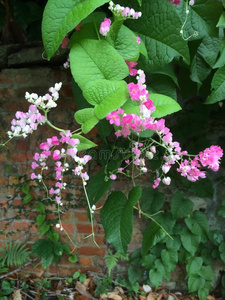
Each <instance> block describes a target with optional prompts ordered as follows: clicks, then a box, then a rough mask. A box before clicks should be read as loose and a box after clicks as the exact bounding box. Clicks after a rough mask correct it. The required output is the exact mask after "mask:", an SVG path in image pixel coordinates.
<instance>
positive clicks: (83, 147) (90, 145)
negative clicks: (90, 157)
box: [72, 134, 97, 151]
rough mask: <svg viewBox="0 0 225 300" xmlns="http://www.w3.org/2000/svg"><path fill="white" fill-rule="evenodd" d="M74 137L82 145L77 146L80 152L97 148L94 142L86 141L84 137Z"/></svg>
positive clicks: (74, 135)
mask: <svg viewBox="0 0 225 300" xmlns="http://www.w3.org/2000/svg"><path fill="white" fill-rule="evenodd" d="M72 137H73V138H74V139H78V140H80V144H79V145H77V149H78V151H81V150H87V149H90V148H93V147H97V145H96V144H95V143H93V142H92V141H90V140H88V139H86V138H85V137H83V136H81V135H79V134H73V136H72Z"/></svg>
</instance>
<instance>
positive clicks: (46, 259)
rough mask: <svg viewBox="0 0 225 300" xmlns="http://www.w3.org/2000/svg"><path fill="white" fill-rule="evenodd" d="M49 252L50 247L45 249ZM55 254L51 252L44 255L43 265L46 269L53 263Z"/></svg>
mask: <svg viewBox="0 0 225 300" xmlns="http://www.w3.org/2000/svg"><path fill="white" fill-rule="evenodd" d="M45 251H46V253H48V249H46V250H45ZM53 258H54V255H53V253H52V252H49V253H48V255H45V256H42V258H41V265H42V268H43V269H44V270H46V269H47V268H48V267H49V266H50V265H51V263H52V261H53Z"/></svg>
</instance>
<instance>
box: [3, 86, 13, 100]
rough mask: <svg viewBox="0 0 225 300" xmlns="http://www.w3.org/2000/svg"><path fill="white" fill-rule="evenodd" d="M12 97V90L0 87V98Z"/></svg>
mask: <svg viewBox="0 0 225 300" xmlns="http://www.w3.org/2000/svg"><path fill="white" fill-rule="evenodd" d="M13 97H14V90H13V89H8V88H1V89H0V99H4V98H5V99H12V98H13Z"/></svg>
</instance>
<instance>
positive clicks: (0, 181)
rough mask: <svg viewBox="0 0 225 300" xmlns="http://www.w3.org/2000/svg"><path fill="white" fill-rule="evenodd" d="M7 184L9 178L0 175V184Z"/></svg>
mask: <svg viewBox="0 0 225 300" xmlns="http://www.w3.org/2000/svg"><path fill="white" fill-rule="evenodd" d="M6 184H7V179H6V178H5V177H2V176H1V177H0V186H3V185H6Z"/></svg>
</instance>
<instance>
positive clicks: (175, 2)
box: [170, 0, 180, 5]
mask: <svg viewBox="0 0 225 300" xmlns="http://www.w3.org/2000/svg"><path fill="white" fill-rule="evenodd" d="M170 2H171V3H172V4H176V5H178V4H180V0H170Z"/></svg>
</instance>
